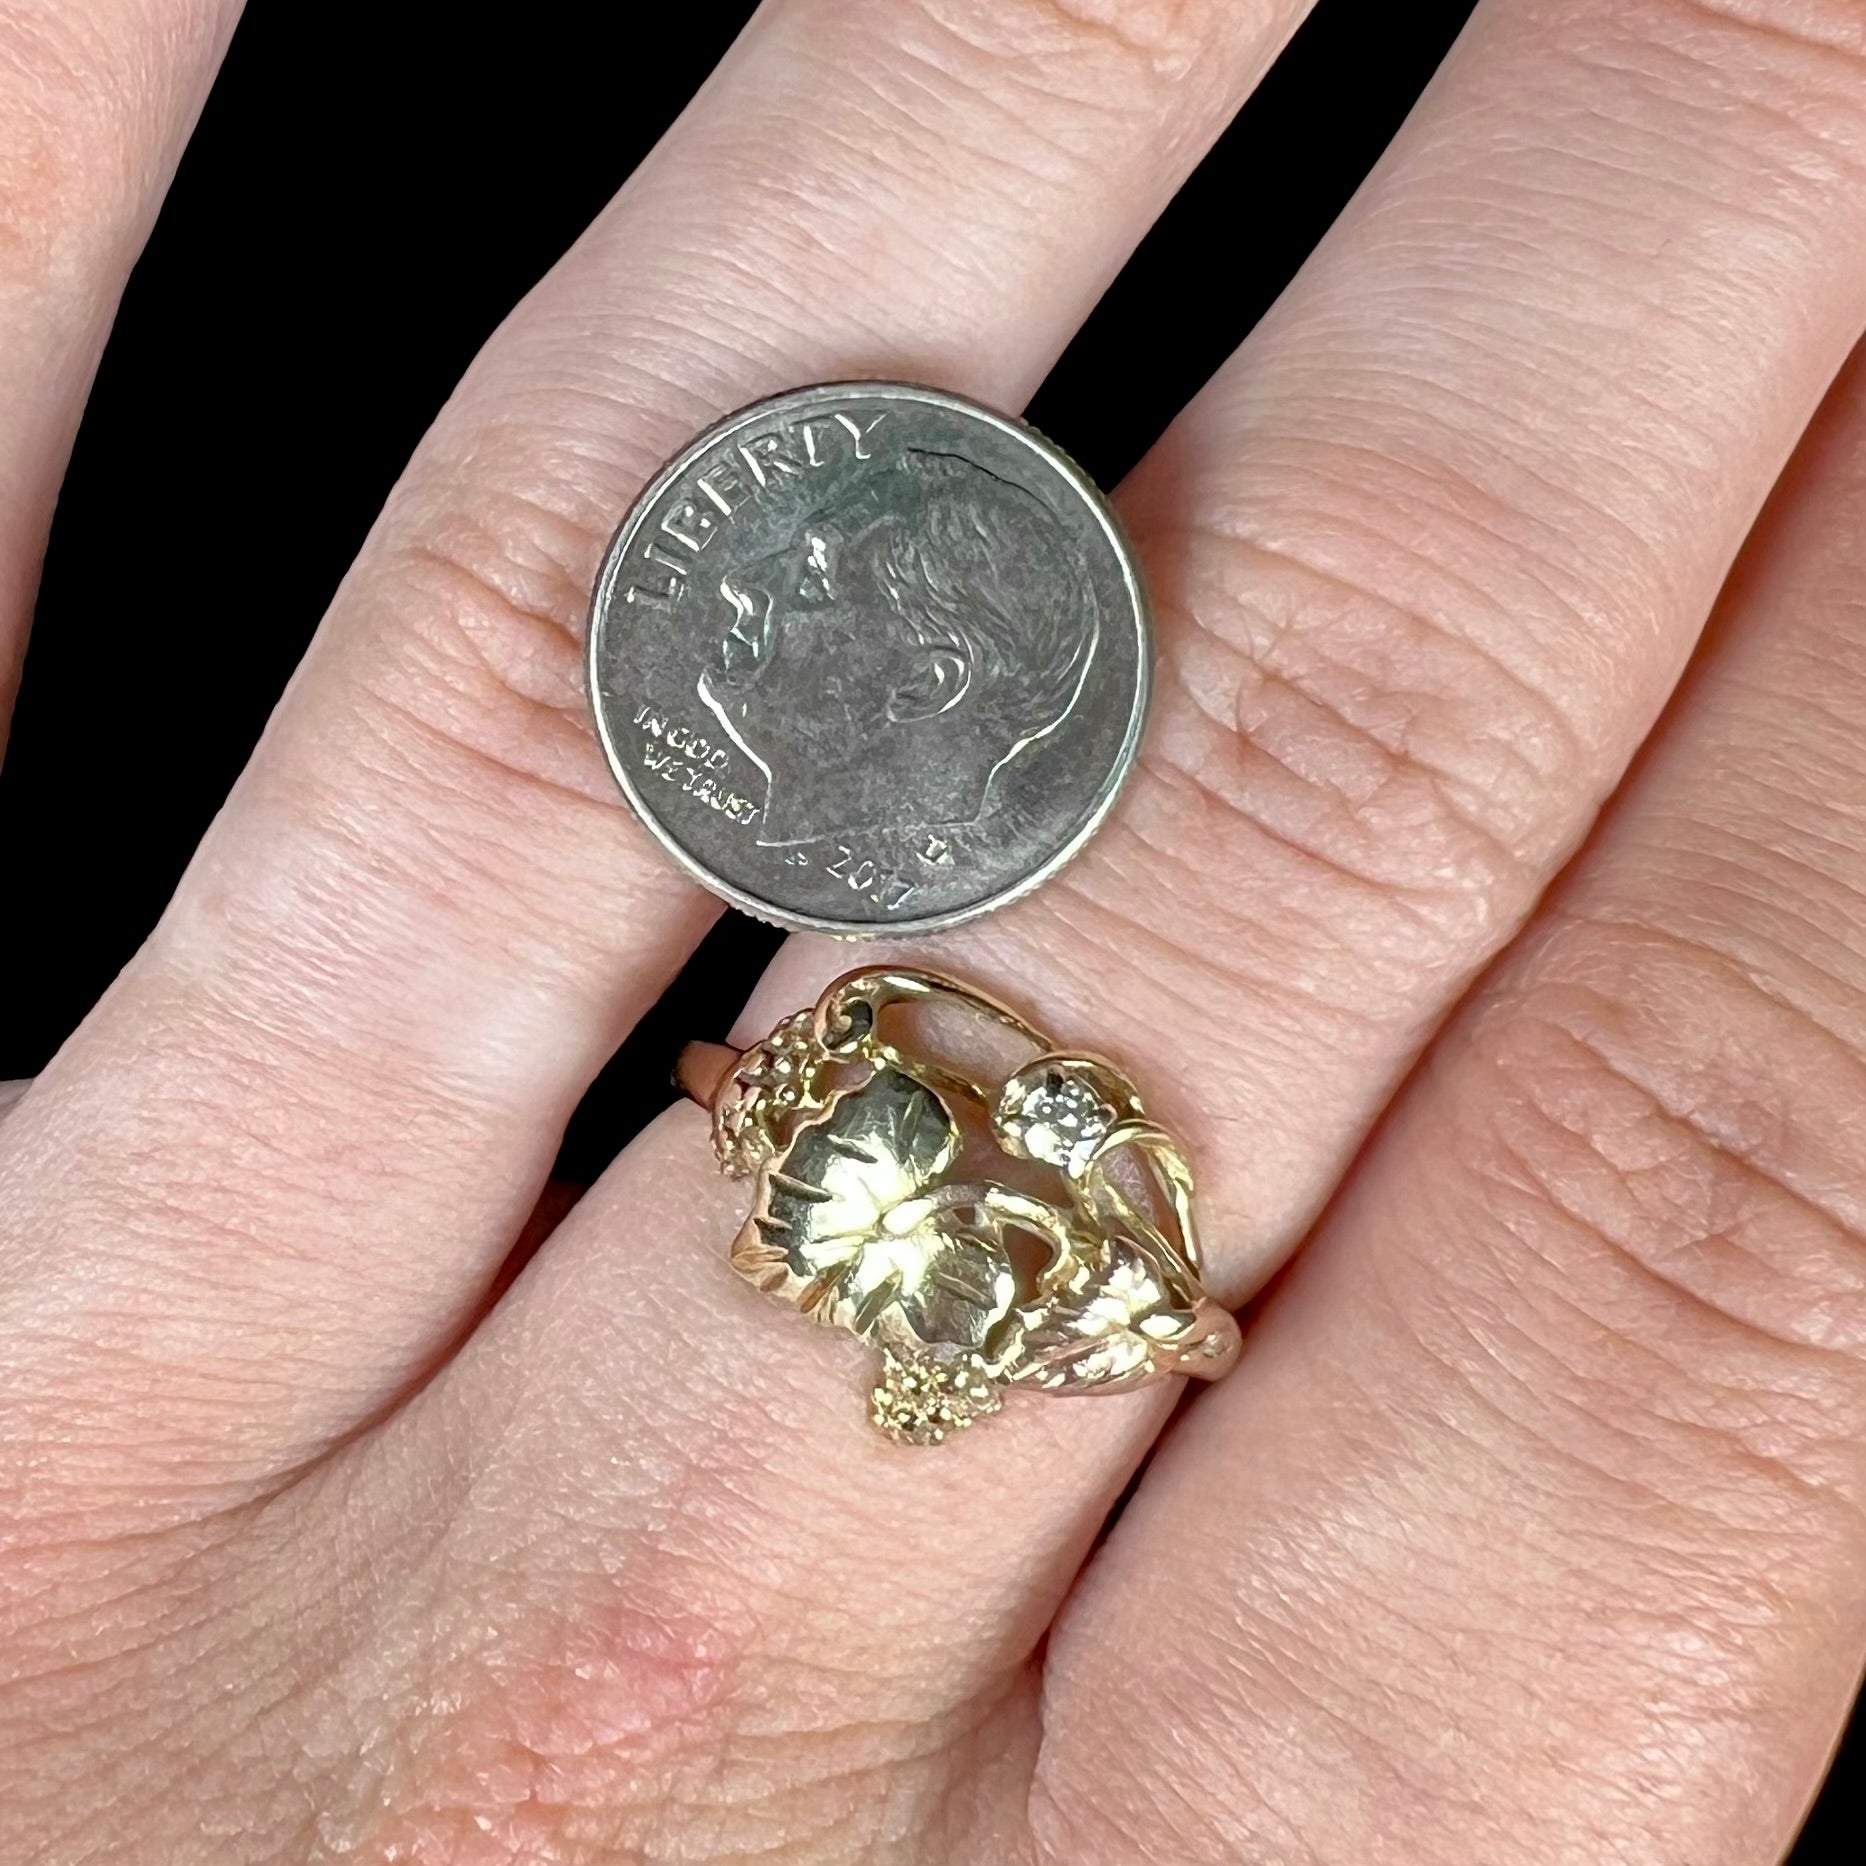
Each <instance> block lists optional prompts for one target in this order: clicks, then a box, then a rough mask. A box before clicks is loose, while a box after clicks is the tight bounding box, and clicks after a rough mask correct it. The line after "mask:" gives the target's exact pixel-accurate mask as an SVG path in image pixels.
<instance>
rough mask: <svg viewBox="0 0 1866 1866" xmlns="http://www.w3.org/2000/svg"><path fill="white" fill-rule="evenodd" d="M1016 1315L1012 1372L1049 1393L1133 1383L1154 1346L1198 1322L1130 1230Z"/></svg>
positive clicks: (1143, 1374) (1150, 1366)
mask: <svg viewBox="0 0 1866 1866" xmlns="http://www.w3.org/2000/svg"><path fill="white" fill-rule="evenodd" d="M1023 1315H1024V1320H1025V1332H1024V1339H1023V1354H1022V1361H1021V1365H1020V1366H1019V1369H1018V1373H1017V1378H1018V1379H1019V1380H1022V1381H1026V1382H1028V1383H1029V1384H1030V1385H1032V1386H1037V1387H1042V1388H1044V1389H1046V1390H1048V1391H1050V1392H1063V1391H1069V1390H1082V1389H1086V1388H1089V1387H1122V1386H1131V1385H1137V1384H1139V1382H1141V1381H1142V1380H1144V1379H1146V1378H1147V1377H1148V1376H1149V1374H1151V1373H1152V1372H1153V1371H1154V1369H1155V1355H1156V1352H1157V1351H1158V1350H1160V1349H1163V1348H1172V1347H1176V1346H1178V1345H1179V1344H1181V1343H1182V1342H1185V1341H1188V1340H1190V1339H1192V1338H1193V1337H1194V1335H1195V1334H1196V1333H1197V1331H1198V1330H1199V1328H1200V1318H1199V1316H1198V1313H1197V1311H1196V1310H1195V1309H1194V1308H1192V1307H1190V1306H1188V1305H1187V1304H1186V1303H1185V1301H1184V1300H1183V1297H1182V1295H1181V1293H1180V1292H1179V1291H1177V1290H1176V1289H1175V1287H1174V1284H1173V1281H1172V1279H1171V1278H1170V1277H1169V1276H1168V1275H1167V1274H1166V1273H1165V1272H1164V1271H1163V1269H1162V1267H1161V1266H1160V1265H1159V1264H1158V1263H1156V1262H1155V1261H1154V1258H1153V1256H1152V1254H1151V1253H1150V1252H1149V1251H1147V1250H1146V1249H1145V1248H1143V1247H1142V1246H1141V1245H1140V1244H1139V1243H1137V1242H1136V1241H1135V1240H1134V1239H1133V1238H1131V1237H1114V1238H1110V1239H1109V1241H1108V1245H1107V1251H1106V1257H1105V1260H1104V1261H1102V1262H1100V1263H1094V1262H1085V1263H1084V1264H1082V1265H1081V1266H1080V1267H1078V1268H1077V1270H1076V1272H1075V1274H1074V1275H1073V1276H1072V1277H1071V1279H1070V1280H1069V1281H1068V1282H1067V1283H1066V1284H1064V1285H1063V1286H1062V1287H1061V1288H1059V1289H1056V1290H1054V1291H1052V1292H1051V1293H1050V1295H1049V1297H1048V1300H1047V1301H1045V1302H1044V1303H1042V1304H1041V1305H1039V1306H1037V1307H1035V1308H1032V1309H1028V1310H1025V1311H1023Z"/></svg>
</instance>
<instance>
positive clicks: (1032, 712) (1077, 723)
mask: <svg viewBox="0 0 1866 1866" xmlns="http://www.w3.org/2000/svg"><path fill="white" fill-rule="evenodd" d="M1150 643H1151V631H1150V628H1149V623H1148V616H1147V605H1146V598H1145V594H1144V592H1143V589H1142V586H1141V581H1140V577H1139V574H1138V572H1137V570H1136V568H1135V565H1134V561H1133V558H1132V555H1131V553H1130V551H1129V549H1128V546H1127V544H1126V542H1125V540H1124V539H1123V537H1122V535H1121V530H1120V527H1119V525H1118V524H1117V522H1116V520H1115V518H1114V515H1113V514H1112V512H1110V510H1109V509H1108V506H1107V503H1106V501H1105V500H1104V499H1103V498H1102V496H1101V494H1100V493H1099V492H1097V491H1096V489H1095V487H1094V485H1093V483H1092V482H1091V481H1090V480H1089V479H1088V478H1087V477H1086V475H1084V474H1083V473H1082V471H1081V470H1080V469H1079V468H1078V467H1077V466H1076V465H1075V464H1074V463H1073V462H1072V461H1071V460H1070V459H1069V458H1068V457H1067V456H1066V455H1064V454H1063V453H1061V452H1059V451H1058V450H1057V449H1056V448H1055V447H1053V446H1051V444H1050V443H1049V442H1048V441H1046V440H1045V439H1044V438H1043V437H1042V436H1041V435H1039V434H1038V433H1036V432H1035V430H1033V429H1032V428H1030V427H1028V426H1026V425H1025V424H1023V423H1022V422H1019V421H1014V420H1012V419H1010V418H1008V417H1007V416H1004V415H1000V414H995V413H993V412H992V411H991V410H989V409H986V408H982V407H980V406H978V405H977V404H975V403H972V402H968V401H965V400H963V399H962V398H960V397H958V396H955V395H948V394H944V393H941V392H940V391H937V390H933V389H925V388H915V387H911V386H909V385H906V384H902V383H891V382H852V383H830V384H823V385H819V386H814V387H810V388H804V389H797V390H793V391H791V392H790V393H788V394H784V395H780V396H777V397H775V398H773V399H772V400H769V401H765V402H760V403H758V404H756V405H755V406H753V407H751V408H746V409H743V410H741V411H740V412H739V413H737V414H735V415H731V416H728V417H727V418H726V419H725V420H724V421H722V422H720V423H719V425H718V426H716V427H714V428H712V429H710V430H709V431H708V432H707V433H705V434H703V435H701V436H700V437H699V439H698V440H696V441H694V442H693V443H692V444H691V445H690V446H689V447H687V448H686V449H685V450H684V451H683V452H682V453H681V454H680V455H679V456H678V457H677V458H676V459H674V460H673V461H671V462H670V463H669V464H668V465H667V466H666V467H664V468H663V469H662V470H661V472H660V473H659V474H658V475H657V476H656V477H655V479H654V480H653V482H652V483H651V484H650V485H649V486H648V487H647V489H646V490H645V491H644V492H643V493H642V495H641V497H640V499H639V500H638V501H637V502H636V504H635V506H634V509H633V510H632V511H631V512H630V513H629V515H628V517H627V518H626V519H625V520H624V522H623V524H622V527H621V529H620V530H619V531H618V532H617V533H616V536H615V539H614V541H613V543H612V544H611V545H610V547H609V552H608V555H607V557H606V558H605V559H604V562H603V567H602V571H601V574H600V575H599V576H598V578H597V582H596V590H595V595H594V598H593V602H592V606H591V614H590V634H589V656H590V660H589V676H590V692H591V697H592V699H593V701H594V705H595V712H596V723H597V728H598V731H599V734H600V736H601V739H602V744H603V748H604V751H605V752H606V753H607V755H608V759H609V764H610V768H611V770H613V771H614V773H615V776H616V780H617V782H618V783H619V784H620V785H621V787H622V790H623V793H624V794H625V795H626V796H627V798H628V800H629V802H630V803H631V804H632V805H633V806H634V807H635V810H636V812H637V814H638V815H639V816H640V817H641V819H642V821H643V822H644V823H645V824H646V825H647V826H648V828H649V829H650V830H651V831H652V832H653V833H654V835H655V836H656V837H657V838H658V839H659V840H660V842H661V844H662V845H663V847H665V848H666V849H667V851H668V852H669V854H671V855H672V856H673V857H674V858H675V859H676V860H677V861H679V862H680V863H681V864H682V865H683V866H684V867H685V868H686V869H687V870H688V871H689V872H690V873H691V874H693V875H694V876H695V877H696V878H697V879H698V880H699V881H701V882H702V883H704V884H705V885H706V886H707V887H709V888H711V889H712V890H713V891H714V892H715V893H717V894H720V895H722V896H723V897H724V898H725V899H727V900H728V901H731V902H733V903H735V904H736V905H737V906H740V907H742V908H745V909H746V910H748V911H749V912H751V913H754V914H757V915H759V916H760V917H761V918H763V919H766V920H770V921H774V922H776V923H777V924H779V925H781V926H788V927H798V928H811V929H815V930H818V931H822V932H829V933H836V934H842V935H845V936H853V935H862V934H880V933H907V932H926V931H930V930H932V929H935V928H939V927H946V926H951V925H953V924H955V923H956V922H958V921H961V920H966V919H970V918H971V917H972V916H973V915H976V914H981V913H985V912H987V911H988V910H989V909H991V908H993V907H997V906H1000V905H1002V904H1003V903H1004V902H1006V901H1009V900H1013V899H1015V898H1017V897H1018V896H1019V895H1021V894H1024V893H1026V892H1028V891H1029V890H1030V889H1032V888H1034V887H1036V886H1037V885H1038V884H1039V883H1041V882H1042V881H1044V880H1046V879H1047V878H1048V877H1049V876H1051V875H1053V874H1054V873H1055V872H1056V870H1057V869H1058V868H1060V867H1061V866H1062V865H1063V863H1065V862H1066V861H1068V859H1069V858H1070V857H1071V856H1072V855H1073V854H1075V852H1076V851H1077V850H1078V849H1079V848H1081V846H1082V844H1083V843H1084V842H1086V841H1087V839H1088V838H1089V837H1090V836H1091V835H1092V834H1093V833H1094V830H1095V828H1096V826H1097V825H1098V824H1099V823H1100V822H1101V820H1102V819H1103V817H1105V816H1106V814H1107V812H1108V810H1109V807H1110V806H1111V805H1112V803H1113V802H1114V799H1115V796H1116V794H1117V793H1118V792H1119V790H1120V788H1121V785H1122V783H1123V781H1124V780H1125V778H1126V776H1127V774H1128V772H1129V770H1130V768H1131V767H1132V765H1133V762H1134V755H1135V751H1136V749H1137V747H1138V745H1139V742H1140V733H1141V727H1142V724H1143V722H1144V720H1145V716H1146V709H1147V696H1148V685H1149V668H1150V659H1151V653H1150Z"/></svg>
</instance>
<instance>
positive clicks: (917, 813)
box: [699, 450, 1100, 846]
mask: <svg viewBox="0 0 1866 1866" xmlns="http://www.w3.org/2000/svg"><path fill="white" fill-rule="evenodd" d="M719 593H720V597H721V610H720V634H719V640H718V648H717V654H716V657H715V658H714V660H713V662H712V664H711V665H710V666H709V667H707V668H706V669H705V670H704V671H703V672H702V674H701V676H700V682H699V695H700V698H701V699H702V700H703V701H704V703H705V704H706V706H707V707H708V708H710V709H711V711H712V712H713V714H714V715H715V716H716V717H717V718H718V720H719V721H720V723H721V725H722V726H723V727H724V729H725V730H726V732H727V733H728V734H729V735H730V737H731V738H732V740H733V741H734V743H736V744H737V745H738V747H739V748H740V749H741V750H742V751H743V752H744V753H745V755H746V756H747V757H748V758H750V759H751V760H752V762H753V763H754V764H756V765H757V766H758V767H759V769H760V770H761V771H763V773H764V774H765V778H766V784H767V794H766V801H765V805H764V809H763V813H762V815H761V817H760V819H759V823H758V832H757V833H758V839H759V841H760V842H761V843H763V844H766V845H768V846H781V845H787V844H802V843H808V842H812V841H816V840H818V839H821V838H824V837H828V836H832V835H839V834H840V835H846V834H849V833H851V832H856V831H868V832H886V831H891V830H918V829H964V828H967V827H970V826H972V825H974V824H977V823H979V822H980V821H981V819H983V818H985V817H987V816H988V814H989V813H990V810H991V807H992V804H993V781H994V779H995V778H997V776H998V774H999V773H1000V772H1002V771H1004V770H1005V769H1006V768H1007V767H1008V766H1010V765H1012V764H1013V763H1014V761H1016V760H1018V759H1019V758H1021V757H1022V756H1023V755H1024V754H1025V753H1026V752H1027V751H1028V750H1029V748H1030V747H1031V746H1033V745H1035V744H1037V743H1038V742H1039V741H1040V740H1042V739H1044V738H1045V737H1046V736H1048V735H1049V734H1051V733H1053V732H1055V730H1056V729H1057V728H1058V727H1059V726H1060V725H1062V723H1063V722H1064V721H1065V720H1067V719H1068V718H1069V716H1070V713H1071V710H1072V709H1073V708H1074V706H1075V704H1076V702H1077V699H1078V698H1079V696H1080V695H1081V692H1082V688H1083V683H1084V681H1085V680H1086V678H1087V676H1088V672H1089V668H1090V665H1091V664H1092V662H1093V660H1094V657H1095V652H1096V647H1097V642H1098V638H1099V634H1100V623H1099V618H1098V614H1097V608H1096V599H1095V594H1094V591H1093V588H1092V587H1091V583H1090V579H1089V577H1088V576H1087V574H1085V572H1084V569H1083V567H1082V566H1081V564H1080V562H1079V561H1078V558H1077V554H1076V552H1075V551H1074V550H1073V549H1072V548H1071V544H1070V540H1069V537H1068V535H1067V533H1066V531H1065V529H1064V527H1063V525H1062V523H1061V521H1060V520H1059V519H1058V518H1057V516H1056V515H1055V514H1054V513H1053V512H1052V511H1051V510H1050V509H1049V507H1048V506H1047V505H1046V504H1045V503H1044V502H1043V501H1042V500H1041V499H1039V498H1038V497H1036V496H1035V495H1034V494H1032V493H1030V492H1027V491H1026V490H1024V488H1022V487H1020V486H1017V485H1014V484H1012V483H1011V482H1010V481H1009V480H1006V479H1003V478H1001V477H1000V476H998V475H997V474H995V473H992V472H990V471H988V470H987V469H986V468H984V467H982V466H979V465H978V464H976V463H975V462H973V461H970V460H965V459H961V458H959V457H958V456H956V455H952V454H943V453H935V452H930V451H919V450H908V451H905V452H903V453H902V454H901V455H900V456H899V458H898V459H896V460H894V461H892V462H890V463H888V464H886V465H883V466H878V467H877V469H876V470H875V471H873V472H871V473H869V474H867V475H865V476H864V477H863V478H862V479H861V481H860V482H859V483H858V484H856V485H854V486H851V487H849V488H848V489H847V490H846V491H845V492H844V493H843V494H842V496H841V497H840V498H838V499H835V500H832V501H831V502H830V503H828V504H826V505H817V506H803V507H801V508H800V509H799V511H798V513H797V517H796V522H795V524H794V525H793V526H791V527H790V528H789V530H788V535H786V536H785V537H784V538H783V539H782V541H781V542H780V543H778V544H777V546H776V547H775V548H774V549H772V550H770V551H768V552H766V553H764V554H763V555H761V556H759V557H757V558H755V559H752V560H751V561H749V562H746V563H744V564H742V565H735V566H733V567H732V569H731V570H730V571H728V572H727V573H726V574H725V575H724V576H723V577H722V578H721V581H720V584H719Z"/></svg>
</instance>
